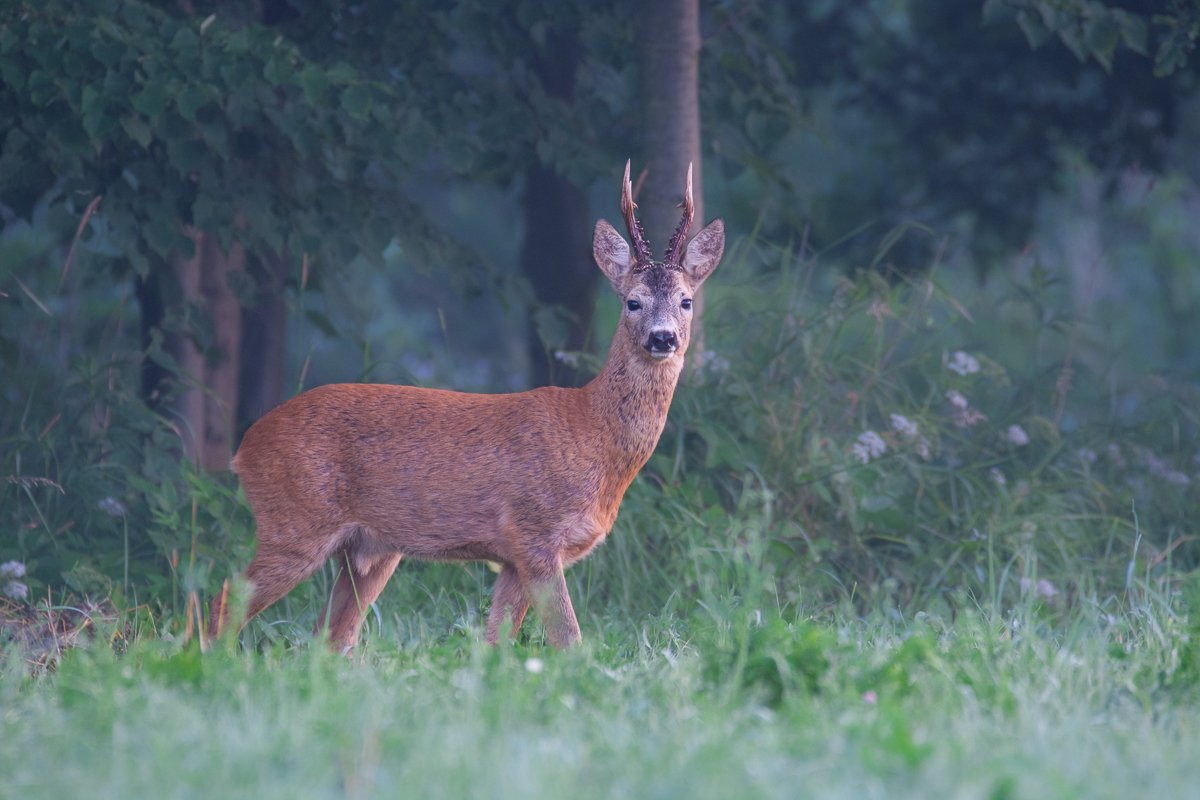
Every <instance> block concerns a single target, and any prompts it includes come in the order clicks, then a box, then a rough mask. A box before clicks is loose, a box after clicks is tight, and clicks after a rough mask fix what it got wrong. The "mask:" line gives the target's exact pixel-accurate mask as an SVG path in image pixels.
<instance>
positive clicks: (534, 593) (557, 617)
mask: <svg viewBox="0 0 1200 800" xmlns="http://www.w3.org/2000/svg"><path fill="white" fill-rule="evenodd" d="M524 573H525V574H524V575H522V578H523V579H524V583H525V591H526V592H528V594H529V599H530V601H531V602H532V603H533V607H534V608H536V609H537V612H538V616H539V617H541V618H542V624H543V625H545V626H546V638H548V639H549V640H550V644H552V645H554V646H555V647H560V648H561V647H570V646H571V645H573V644H578V643H579V642H581V641H582V640H583V637H581V636H580V635H579V621H578V620H577V619H575V609H574V608H573V607H572V606H571V595H570V594H568V593H567V578H566V576H565V575H563V565H562V560H561V559H558V558H555V559H553V561H549V562H543V561H540V560H535V561H533V562H531V563H527V564H526V565H525V566H524Z"/></svg>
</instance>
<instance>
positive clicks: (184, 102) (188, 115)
mask: <svg viewBox="0 0 1200 800" xmlns="http://www.w3.org/2000/svg"><path fill="white" fill-rule="evenodd" d="M207 102H208V97H207V96H206V95H205V93H204V90H202V89H201V88H200V87H199V86H195V85H192V86H188V87H187V88H185V89H184V90H183V91H182V92H180V93H179V96H178V97H176V98H175V105H176V107H178V108H179V116H181V117H183V118H184V119H186V120H187V121H188V122H195V121H196V112H197V111H199V110H200V108H201V107H202V106H203V105H204V104H205V103H207Z"/></svg>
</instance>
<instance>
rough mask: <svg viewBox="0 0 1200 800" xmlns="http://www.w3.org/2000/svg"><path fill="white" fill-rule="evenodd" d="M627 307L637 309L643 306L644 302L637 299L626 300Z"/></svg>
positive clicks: (632, 309)
mask: <svg viewBox="0 0 1200 800" xmlns="http://www.w3.org/2000/svg"><path fill="white" fill-rule="evenodd" d="M625 307H626V308H628V309H629V310H630V311H637V310H638V309H640V308H641V307H642V304H641V303H639V302H638V301H637V300H626V301H625Z"/></svg>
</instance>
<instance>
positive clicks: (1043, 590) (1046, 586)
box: [1021, 578, 1058, 600]
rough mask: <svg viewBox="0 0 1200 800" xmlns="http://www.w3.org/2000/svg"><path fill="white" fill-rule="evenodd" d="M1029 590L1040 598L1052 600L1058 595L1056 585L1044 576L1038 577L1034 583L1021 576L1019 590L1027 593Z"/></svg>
mask: <svg viewBox="0 0 1200 800" xmlns="http://www.w3.org/2000/svg"><path fill="white" fill-rule="evenodd" d="M1030 590H1033V593H1034V594H1035V595H1037V596H1038V597H1039V598H1040V599H1042V600H1053V599H1054V598H1055V597H1056V596H1057V595H1058V587H1057V586H1055V585H1054V584H1053V583H1051V582H1050V581H1048V580H1046V579H1045V578H1038V580H1037V582H1036V583H1035V582H1033V581H1031V580H1030V579H1029V578H1021V591H1022V592H1026V593H1028V592H1029V591H1030Z"/></svg>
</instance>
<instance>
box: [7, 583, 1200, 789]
mask: <svg viewBox="0 0 1200 800" xmlns="http://www.w3.org/2000/svg"><path fill="white" fill-rule="evenodd" d="M1089 608H1090V610H1089ZM447 609H448V607H447V606H445V605H443V604H438V608H437V609H435V615H436V614H437V613H441V612H443V611H446V610H447ZM450 613H451V614H452V613H453V611H452V610H451V611H450ZM1043 616H1044V614H1043V609H1040V608H1039V607H1038V606H1036V605H1028V606H1026V607H1024V608H1022V609H1019V610H1017V611H1013V612H1009V613H1005V614H1000V613H990V612H985V611H979V610H975V611H972V612H963V613H960V614H959V615H958V617H957V619H955V620H954V621H950V620H946V619H940V618H937V617H932V616H927V615H921V616H920V618H919V619H915V620H901V621H887V620H886V619H885V617H884V616H882V615H876V616H874V617H872V618H870V619H865V620H864V619H857V618H852V617H847V616H843V615H838V614H828V615H823V616H822V617H821V618H819V619H812V618H804V617H798V618H791V619H785V618H783V617H780V616H779V615H778V614H776V613H773V612H769V611H766V610H765V609H763V610H759V609H755V608H751V607H748V606H736V605H735V606H733V607H731V608H729V609H725V610H721V611H715V610H714V611H711V612H709V611H703V610H702V611H698V612H697V613H696V614H694V615H693V616H691V617H689V618H687V619H678V618H667V617H664V618H657V619H645V620H642V621H641V622H640V623H636V624H631V623H628V622H624V621H620V620H616V619H609V618H606V617H604V616H594V615H593V616H590V617H588V618H586V619H584V620H583V623H584V629H585V636H589V638H588V639H587V641H585V644H584V646H583V647H581V648H578V649H576V650H572V651H568V652H556V651H551V650H547V649H543V648H542V647H540V646H538V645H536V644H528V643H527V642H528V641H536V640H537V637H536V636H534V637H529V638H528V639H527V640H526V643H523V644H518V645H515V646H505V647H500V648H495V649H493V648H489V647H487V646H486V645H484V644H482V642H481V641H480V638H479V629H478V626H476V625H471V624H462V625H459V626H457V627H455V628H450V629H443V630H441V631H440V632H437V633H428V634H421V635H419V637H418V638H416V639H409V640H408V641H405V642H404V643H403V645H399V644H397V642H398V641H400V639H399V637H398V633H399V632H398V631H396V630H388V628H389V625H387V624H385V630H384V632H383V634H382V635H372V636H370V637H369V638H368V639H367V640H366V641H365V642H364V645H363V646H362V647H361V648H360V652H359V653H358V654H357V655H356V656H355V657H354V658H353V659H351V660H345V659H342V658H339V657H335V656H331V655H328V654H326V653H325V652H324V651H323V649H322V648H320V647H307V646H300V647H294V646H284V645H279V644H275V645H271V644H270V643H260V644H261V645H262V647H261V649H260V650H256V649H255V648H253V647H243V646H239V645H238V644H237V643H234V642H226V643H224V644H225V646H224V647H220V648H218V649H217V650H215V651H213V652H209V653H205V654H201V653H200V652H199V651H198V650H197V649H196V648H195V647H194V646H193V647H183V648H181V647H179V646H177V645H173V644H171V643H169V642H165V641H163V640H161V639H155V638H154V637H151V636H145V637H143V638H141V639H138V640H136V641H135V642H134V643H133V645H132V646H131V648H130V649H129V651H128V652H126V653H125V654H123V655H121V656H114V655H113V654H112V652H111V649H110V648H108V647H106V646H103V645H93V646H92V647H90V648H81V649H77V650H74V651H70V652H68V653H67V654H66V655H65V656H64V658H63V660H62V662H61V664H60V665H59V668H58V670H57V672H56V673H53V674H48V675H43V676H42V677H40V678H30V677H28V676H27V672H26V670H25V668H24V665H23V664H22V663H21V662H20V660H19V659H18V658H15V657H10V658H9V662H8V664H7V667H6V670H5V672H4V676H3V679H2V682H0V708H2V709H3V711H2V712H0V776H3V778H2V784H0V785H2V789H0V796H4V797H13V798H34V797H82V796H91V797H118V796H119V797H149V796H169V797H177V796H196V797H220V796H255V797H288V798H294V797H341V796H392V797H396V796H398V797H486V798H504V797H562V796H570V797H579V798H589V797H614V798H616V797H620V798H625V797H697V798H703V797H713V798H729V797H751V798H753V797H800V796H806V797H807V796H811V797H854V798H866V797H889V798H894V797H922V798H928V797H981V798H1008V797H1013V798H1015V797H1053V798H1063V797H1089V798H1095V797H1114V798H1116V797H1120V798H1125V797H1135V796H1137V797H1154V796H1160V797H1182V796H1186V795H1188V794H1189V793H1190V792H1193V791H1194V789H1195V786H1197V785H1200V760H1197V759H1196V757H1195V755H1196V753H1197V752H1200V706H1197V704H1196V702H1195V700H1196V695H1197V688H1198V686H1200V636H1198V635H1197V632H1196V631H1195V630H1194V628H1191V627H1189V625H1190V623H1189V622H1188V618H1187V617H1186V616H1180V615H1179V614H1178V613H1175V612H1172V611H1171V610H1170V609H1168V608H1166V607H1164V606H1163V605H1162V604H1161V603H1160V602H1155V601H1149V600H1147V601H1144V602H1142V603H1140V604H1137V605H1131V606H1129V607H1128V608H1126V609H1125V610H1124V611H1121V612H1116V613H1106V612H1102V611H1101V610H1099V609H1096V608H1094V607H1089V606H1088V605H1087V604H1081V605H1080V606H1079V609H1078V610H1076V611H1075V612H1073V613H1072V614H1071V616H1070V618H1068V619H1065V620H1061V621H1060V622H1058V623H1057V624H1055V625H1054V626H1053V627H1051V626H1049V625H1048V624H1047V623H1046V622H1045V621H1043ZM382 618H383V619H384V620H385V623H386V620H387V619H388V618H389V617H388V615H387V614H385V615H383V617H382ZM410 633H411V631H410ZM250 638H253V637H250ZM539 667H540V669H539Z"/></svg>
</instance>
